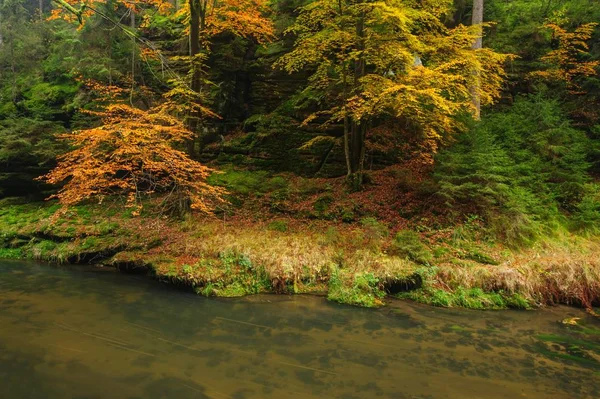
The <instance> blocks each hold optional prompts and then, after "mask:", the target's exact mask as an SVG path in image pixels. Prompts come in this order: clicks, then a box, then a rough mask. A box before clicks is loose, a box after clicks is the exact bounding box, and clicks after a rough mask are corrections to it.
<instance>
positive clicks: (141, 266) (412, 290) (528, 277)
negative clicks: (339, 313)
mask: <svg viewBox="0 0 600 399" xmlns="http://www.w3.org/2000/svg"><path fill="white" fill-rule="evenodd" d="M56 210H57V206H56V205H53V204H51V203H44V204H16V205H15V204H13V205H4V206H3V207H0V227H2V231H3V233H2V235H0V258H13V259H32V260H41V261H47V262H50V263H70V264H99V265H102V266H110V267H114V268H116V269H117V270H120V271H122V272H143V273H147V274H149V275H151V276H152V277H153V278H154V279H156V280H158V281H161V282H167V283H170V284H174V285H179V286H181V287H185V288H186V289H189V290H191V291H194V292H196V293H197V294H201V295H205V296H220V297H238V296H245V295H252V294H303V293H309V294H315V293H319V294H321V295H326V296H327V298H328V299H329V300H331V301H334V302H339V303H344V304H350V305H356V306H362V307H380V306H384V305H385V301H386V300H387V299H388V298H390V297H394V298H401V299H410V300H413V301H416V302H420V303H425V304H429V305H434V306H441V307H462V308H471V309H486V310H487V309H506V308H518V309H530V308H536V307H540V306H545V305H553V304H566V305H575V306H579V307H583V308H587V309H588V310H592V307H593V306H595V305H597V304H598V303H599V301H600V259H596V258H597V257H596V256H595V253H597V251H599V250H600V248H599V247H600V245H599V244H598V242H597V240H594V239H585V238H582V237H573V236H565V237H560V239H554V242H552V243H551V242H540V243H539V244H537V246H534V247H532V248H529V249H524V250H521V251H517V250H512V249H510V248H507V247H504V246H501V245H499V244H490V243H485V242H477V241H475V240H462V241H451V240H450V239H448V240H446V241H444V239H442V238H440V237H443V236H444V234H445V235H446V236H447V235H448V234H447V232H434V233H433V234H430V235H429V236H428V235H426V234H419V235H417V234H416V233H410V234H409V233H403V234H404V236H402V237H401V238H402V239H403V240H404V241H402V242H401V243H400V244H402V245H404V246H403V247H400V244H399V243H398V236H399V235H396V237H395V238H393V239H392V238H390V237H388V236H386V235H385V234H383V233H382V232H381V231H378V229H380V228H381V226H379V225H374V226H365V225H356V224H354V225H352V224H344V223H332V222H318V221H306V220H297V221H294V222H295V223H296V225H291V226H287V225H286V229H285V231H281V230H282V229H276V228H273V221H261V220H258V221H246V222H242V221H239V220H231V221H223V220H217V219H214V218H212V219H207V218H194V217H190V218H188V219H186V220H183V221H177V222H175V221H172V220H169V219H166V218H150V217H144V216H142V217H136V218H134V217H130V216H127V213H126V212H123V211H122V210H116V209H115V208H114V207H108V209H107V208H106V205H104V208H100V207H98V206H89V205H88V206H79V207H75V208H73V209H72V210H70V211H68V212H67V213H66V214H63V215H62V216H59V217H57V216H56V215H54V214H55V212H56ZM53 215H54V216H53ZM275 226H276V227H277V225H275ZM592 311H593V310H592Z"/></svg>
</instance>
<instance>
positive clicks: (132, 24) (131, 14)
mask: <svg viewBox="0 0 600 399" xmlns="http://www.w3.org/2000/svg"><path fill="white" fill-rule="evenodd" d="M40 1H41V0H40ZM129 27H130V28H131V32H132V33H133V32H135V12H133V8H130V9H129ZM134 90H135V36H133V37H132V38H131V91H130V92H129V103H130V104H131V106H132V107H133V93H134Z"/></svg>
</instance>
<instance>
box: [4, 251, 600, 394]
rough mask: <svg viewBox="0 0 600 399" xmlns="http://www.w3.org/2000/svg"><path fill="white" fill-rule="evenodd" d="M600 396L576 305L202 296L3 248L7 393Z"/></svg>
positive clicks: (595, 330)
mask: <svg viewBox="0 0 600 399" xmlns="http://www.w3.org/2000/svg"><path fill="white" fill-rule="evenodd" d="M573 317H578V318H580V319H579V320H578V323H579V324H578V325H568V324H564V323H561V321H562V320H563V319H565V318H573ZM599 397H600V320H597V319H594V318H593V317H591V316H588V315H586V314H585V312H583V311H581V310H578V309H574V308H567V307H556V308H551V309H547V310H543V311H528V312H524V311H502V312H477V311H465V310H448V309H437V308H431V307H426V306H421V305H417V304H413V303H408V302H394V303H392V304H391V305H390V306H389V307H388V308H385V309H383V310H366V309H359V308H353V307H345V306H339V305H335V304H330V303H328V302H326V301H325V300H324V299H323V298H318V297H305V296H257V297H249V298H244V299H235V300H229V299H206V298H202V297H199V296H196V295H193V294H189V293H185V292H180V291H177V290H174V289H172V288H171V287H168V286H164V285H161V284H158V283H156V282H154V281H151V280H150V279H148V278H146V277H143V276H132V275H122V274H118V273H116V272H113V271H110V270H103V269H98V268H85V267H53V266H48V265H40V264H36V263H28V262H27V263H25V262H14V261H0V398H216V399H221V398H240V399H241V398H420V399H423V398H511V399H512V398H569V399H573V398H599Z"/></svg>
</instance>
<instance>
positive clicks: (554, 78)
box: [530, 23, 600, 94]
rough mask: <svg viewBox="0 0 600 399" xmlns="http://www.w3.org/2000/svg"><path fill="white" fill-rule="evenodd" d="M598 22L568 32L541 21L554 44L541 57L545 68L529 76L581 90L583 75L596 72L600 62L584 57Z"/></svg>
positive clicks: (589, 75) (573, 90)
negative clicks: (552, 47) (550, 34)
mask: <svg viewBox="0 0 600 399" xmlns="http://www.w3.org/2000/svg"><path fill="white" fill-rule="evenodd" d="M597 25H598V24H597V23H588V24H583V25H580V26H578V27H577V28H575V29H574V30H573V31H572V32H569V31H567V30H566V29H564V28H562V27H561V26H559V25H557V24H555V23H547V24H544V28H546V29H549V30H550V31H551V32H552V39H553V40H554V41H555V42H556V43H557V45H556V48H555V49H553V50H551V51H549V52H548V53H547V54H546V55H544V56H543V57H542V58H541V61H542V62H543V63H544V64H545V66H546V69H545V70H543V71H536V72H533V73H532V74H530V76H532V77H537V78H541V79H543V80H545V81H548V82H553V83H561V84H564V85H565V87H566V88H567V90H568V91H569V93H571V94H583V92H582V91H581V81H582V79H585V78H587V77H591V76H594V75H596V73H597V70H598V67H599V66H600V61H596V60H586V58H588V57H589V50H590V46H589V44H588V41H589V40H590V39H591V37H592V34H593V33H594V29H595V27H596V26H597Z"/></svg>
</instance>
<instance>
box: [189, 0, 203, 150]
mask: <svg viewBox="0 0 600 399" xmlns="http://www.w3.org/2000/svg"><path fill="white" fill-rule="evenodd" d="M188 1H189V6H190V62H191V68H192V81H191V82H190V83H191V84H190V88H191V89H192V91H194V92H196V93H199V92H200V85H201V82H202V81H201V75H200V67H199V66H198V63H197V59H196V58H197V55H198V53H199V52H200V9H201V6H200V1H198V0H188ZM187 127H188V129H189V130H190V131H191V132H192V133H194V135H193V136H192V138H191V139H190V140H188V142H187V147H188V153H189V155H190V156H194V152H195V142H196V134H197V130H198V115H196V114H195V113H190V115H189V116H188V121H187Z"/></svg>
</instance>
